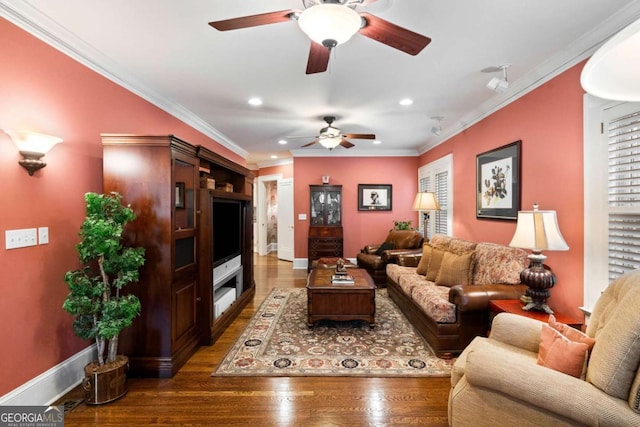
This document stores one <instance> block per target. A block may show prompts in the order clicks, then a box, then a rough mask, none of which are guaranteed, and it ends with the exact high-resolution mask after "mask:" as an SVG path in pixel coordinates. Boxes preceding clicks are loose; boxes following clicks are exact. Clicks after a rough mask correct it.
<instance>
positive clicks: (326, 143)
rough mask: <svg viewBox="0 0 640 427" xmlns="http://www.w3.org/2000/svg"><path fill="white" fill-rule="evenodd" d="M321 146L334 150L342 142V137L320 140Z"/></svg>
mask: <svg viewBox="0 0 640 427" xmlns="http://www.w3.org/2000/svg"><path fill="white" fill-rule="evenodd" d="M319 142H320V145H322V146H323V147H324V148H328V149H329V150H333V149H334V148H336V147H337V146H338V145H340V143H341V142H342V137H341V136H340V135H338V136H328V137H326V138H320V139H319Z"/></svg>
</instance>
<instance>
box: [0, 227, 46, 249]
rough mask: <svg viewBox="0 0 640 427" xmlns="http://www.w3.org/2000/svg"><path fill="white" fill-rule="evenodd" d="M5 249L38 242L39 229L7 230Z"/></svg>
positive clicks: (22, 246)
mask: <svg viewBox="0 0 640 427" xmlns="http://www.w3.org/2000/svg"><path fill="white" fill-rule="evenodd" d="M4 237H5V249H17V248H25V247H27V246H35V245H37V244H38V230H36V229H35V228H24V229H22V230H5V232H4Z"/></svg>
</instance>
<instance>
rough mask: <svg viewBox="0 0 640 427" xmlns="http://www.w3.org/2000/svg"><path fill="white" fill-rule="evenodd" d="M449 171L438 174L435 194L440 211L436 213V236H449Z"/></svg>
mask: <svg viewBox="0 0 640 427" xmlns="http://www.w3.org/2000/svg"><path fill="white" fill-rule="evenodd" d="M448 177H449V171H442V172H438V173H436V186H435V187H436V188H435V193H436V197H437V198H438V203H439V204H440V210H439V211H435V212H434V213H435V221H434V225H435V232H436V234H447V232H448V230H447V206H448V205H447V193H448V191H447V189H448V185H449V184H448Z"/></svg>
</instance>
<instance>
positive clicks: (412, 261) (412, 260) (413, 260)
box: [396, 250, 422, 267]
mask: <svg viewBox="0 0 640 427" xmlns="http://www.w3.org/2000/svg"><path fill="white" fill-rule="evenodd" d="M421 258H422V250H421V251H420V253H406V254H400V255H398V257H397V259H396V263H397V264H398V265H400V266H402V267H417V266H418V264H419V263H420V259H421Z"/></svg>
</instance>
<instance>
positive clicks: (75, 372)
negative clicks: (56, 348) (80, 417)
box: [0, 344, 96, 406]
mask: <svg viewBox="0 0 640 427" xmlns="http://www.w3.org/2000/svg"><path fill="white" fill-rule="evenodd" d="M95 359H96V345H95V344H93V345H91V346H89V347H87V348H85V349H84V350H82V351H80V352H78V353H76V354H74V355H73V356H71V357H70V358H68V359H67V360H64V361H62V362H60V363H59V364H57V365H56V366H54V367H53V368H51V369H49V370H48V371H46V372H44V373H42V374H40V375H38V376H37V377H35V378H33V379H32V380H30V381H28V382H26V383H24V384H23V385H21V386H20V387H18V388H16V389H15V390H12V391H10V392H9V393H7V394H5V395H4V396H2V397H0V406H19V405H50V404H52V403H54V402H55V401H56V400H58V399H60V398H61V397H62V396H64V395H65V394H67V393H68V392H69V391H71V390H72V389H73V388H74V387H76V386H77V385H78V384H80V382H81V381H82V378H84V367H85V365H86V364H87V363H90V362H91V361H93V360H95Z"/></svg>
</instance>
